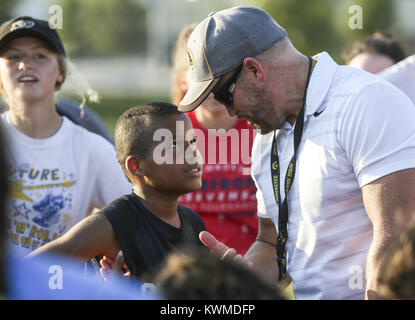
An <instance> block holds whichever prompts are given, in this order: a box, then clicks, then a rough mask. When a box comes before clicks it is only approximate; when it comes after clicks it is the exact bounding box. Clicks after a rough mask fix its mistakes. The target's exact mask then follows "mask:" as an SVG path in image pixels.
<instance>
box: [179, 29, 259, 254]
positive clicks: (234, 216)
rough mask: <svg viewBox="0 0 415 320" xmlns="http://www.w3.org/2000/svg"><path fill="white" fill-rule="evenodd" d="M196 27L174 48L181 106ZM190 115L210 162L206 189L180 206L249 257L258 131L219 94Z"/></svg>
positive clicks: (253, 233) (253, 227) (188, 79)
mask: <svg viewBox="0 0 415 320" xmlns="http://www.w3.org/2000/svg"><path fill="white" fill-rule="evenodd" d="M195 26H196V25H189V26H186V27H185V28H183V30H182V31H181V33H180V35H179V37H178V39H177V42H176V46H175V49H174V54H173V69H172V89H171V98H172V101H173V103H174V104H176V105H177V104H178V103H179V102H180V101H181V99H182V98H183V97H184V95H185V93H186V92H187V90H188V88H189V86H190V83H191V81H192V74H191V71H190V66H189V58H188V53H187V41H188V39H189V36H190V34H191V33H192V31H193V30H194V28H195ZM188 116H189V118H190V120H191V121H192V124H193V127H194V128H195V131H196V133H197V134H198V148H199V150H200V152H201V154H202V157H203V160H204V167H203V176H202V181H203V185H202V189H201V190H198V191H196V192H193V193H189V194H186V195H183V196H181V197H180V199H179V202H180V203H181V204H183V205H185V206H188V207H189V208H192V209H193V210H194V211H196V212H197V213H198V214H199V215H200V216H201V217H202V218H203V221H204V222H205V225H206V229H207V230H208V231H209V232H211V233H212V234H214V235H215V237H217V238H218V239H220V240H221V241H223V242H225V243H227V244H228V245H229V246H231V247H234V248H236V249H237V250H238V251H239V252H241V253H245V252H246V251H247V250H248V248H249V246H250V245H251V244H252V243H253V242H254V241H255V238H256V236H257V233H258V218H257V216H256V206H257V203H256V197H255V193H256V187H255V184H254V182H253V180H252V179H251V177H250V165H251V147H252V143H253V141H254V136H255V131H254V130H253V128H252V127H251V126H250V125H249V124H248V122H247V121H246V120H239V119H238V118H236V117H233V118H231V117H229V116H228V114H227V112H226V109H225V107H224V106H223V105H222V104H220V103H219V102H217V101H216V100H215V99H213V95H210V96H209V97H208V98H207V99H206V100H205V101H204V102H203V104H202V105H201V106H200V108H198V109H196V110H195V111H194V112H190V113H188Z"/></svg>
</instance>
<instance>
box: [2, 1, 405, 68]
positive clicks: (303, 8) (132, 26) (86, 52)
mask: <svg viewBox="0 0 415 320" xmlns="http://www.w3.org/2000/svg"><path fill="white" fill-rule="evenodd" d="M19 1H22V0H1V3H0V18H1V19H2V21H4V20H7V19H9V18H11V12H12V11H13V8H14V7H15V5H16V4H17V3H18V2H19ZM166 1H167V0H166ZM395 1H397V0H313V1H304V0H251V1H245V2H242V1H241V4H242V3H245V4H247V5H255V6H257V7H260V8H262V9H264V10H266V11H268V12H269V13H270V14H271V15H272V16H273V17H274V19H275V20H276V21H278V22H279V23H280V24H281V25H282V26H283V27H284V28H286V29H287V30H288V35H289V37H290V39H291V41H292V42H293V44H294V45H295V46H296V47H297V49H298V50H300V51H301V52H303V53H305V54H309V55H313V54H315V53H318V52H321V51H323V50H324V51H327V52H329V53H330V54H331V55H332V56H333V57H334V58H335V59H336V60H337V61H341V58H340V56H341V52H342V51H343V50H344V49H345V48H348V47H350V45H351V44H352V42H353V41H355V40H360V39H362V38H363V37H364V36H366V35H369V34H371V33H373V32H374V31H392V32H393V31H395V30H394V27H395V26H394V2H395ZM54 3H55V4H58V5H60V6H61V7H62V10H63V21H64V28H63V29H62V30H60V31H59V32H60V34H61V36H62V38H63V40H64V42H65V45H66V47H67V50H68V52H69V54H70V56H71V57H84V56H116V55H135V54H137V55H145V53H146V42H147V39H146V34H147V32H146V27H147V25H146V7H145V5H144V1H143V0H123V1H119V0H88V1H84V0H56V1H54ZM234 3H235V1H233V2H230V3H229V4H228V5H232V4H234ZM353 5H359V6H360V7H361V8H362V13H363V17H362V18H363V24H362V28H359V29H351V28H350V26H349V25H348V22H349V20H350V18H351V17H352V15H351V13H349V10H348V9H349V8H350V7H351V6H353ZM223 6H226V2H224V4H223ZM214 9H220V8H212V11H213V10H214ZM207 14H208V13H206V15H207Z"/></svg>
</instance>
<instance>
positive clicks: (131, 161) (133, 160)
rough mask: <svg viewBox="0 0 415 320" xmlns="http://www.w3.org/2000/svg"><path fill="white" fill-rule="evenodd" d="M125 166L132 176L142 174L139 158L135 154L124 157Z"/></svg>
mask: <svg viewBox="0 0 415 320" xmlns="http://www.w3.org/2000/svg"><path fill="white" fill-rule="evenodd" d="M125 168H126V169H127V171H128V172H129V173H130V174H132V175H134V176H143V175H144V173H143V172H142V170H141V167H140V158H137V157H136V156H133V155H130V156H128V157H127V159H125Z"/></svg>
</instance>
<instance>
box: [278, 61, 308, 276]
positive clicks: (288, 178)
mask: <svg viewBox="0 0 415 320" xmlns="http://www.w3.org/2000/svg"><path fill="white" fill-rule="evenodd" d="M308 59H309V68H308V75H307V81H306V85H305V89H304V97H303V106H302V108H301V110H300V113H299V114H298V116H297V119H296V123H295V128H294V155H293V156H292V158H291V160H290V163H289V164H288V168H287V173H286V175H285V184H284V189H285V199H284V201H283V202H282V204H281V196H280V165H279V157H278V149H277V138H276V136H275V131H274V139H273V142H272V152H271V174H272V183H273V186H274V188H273V190H274V196H275V201H276V202H277V205H278V208H279V214H278V238H277V245H276V248H277V258H276V259H277V262H278V269H279V277H278V280H284V279H285V278H286V275H287V268H286V264H287V261H286V258H285V256H284V255H285V245H286V243H287V239H288V231H287V224H288V201H287V198H288V192H289V191H290V188H291V186H292V182H293V180H294V176H295V168H296V162H297V149H298V146H299V145H300V142H301V136H302V135H303V128H304V112H305V103H306V97H307V89H308V84H309V82H310V77H311V73H312V70H313V68H314V62H315V61H313V60H312V59H311V57H308Z"/></svg>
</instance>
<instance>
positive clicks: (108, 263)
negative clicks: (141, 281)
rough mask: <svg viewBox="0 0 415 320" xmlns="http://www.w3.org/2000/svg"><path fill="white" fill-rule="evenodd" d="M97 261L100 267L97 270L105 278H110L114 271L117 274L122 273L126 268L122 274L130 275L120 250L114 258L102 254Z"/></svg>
mask: <svg viewBox="0 0 415 320" xmlns="http://www.w3.org/2000/svg"><path fill="white" fill-rule="evenodd" d="M99 263H100V264H101V269H99V272H100V273H101V276H102V277H103V278H104V279H105V280H107V279H108V278H110V277H111V276H112V275H113V274H114V272H115V273H117V274H123V272H124V270H127V272H125V273H124V274H123V275H124V276H125V277H129V276H130V275H131V272H130V271H129V270H128V267H127V264H126V263H125V261H124V255H123V253H122V251H120V252H118V254H117V257H116V258H115V260H114V259H111V258H110V257H107V256H103V257H102V259H101V260H99Z"/></svg>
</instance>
